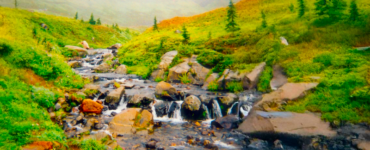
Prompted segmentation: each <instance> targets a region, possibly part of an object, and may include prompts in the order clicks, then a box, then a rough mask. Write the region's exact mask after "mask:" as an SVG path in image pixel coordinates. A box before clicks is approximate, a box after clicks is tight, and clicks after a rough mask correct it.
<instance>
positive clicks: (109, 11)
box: [0, 0, 228, 26]
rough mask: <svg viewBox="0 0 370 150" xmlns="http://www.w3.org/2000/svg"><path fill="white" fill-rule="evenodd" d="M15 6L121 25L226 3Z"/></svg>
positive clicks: (91, 0)
mask: <svg viewBox="0 0 370 150" xmlns="http://www.w3.org/2000/svg"><path fill="white" fill-rule="evenodd" d="M18 3H19V7H20V8H24V9H32V10H36V11H43V12H45V13H50V14H53V15H60V16H67V17H74V15H75V13H76V12H79V16H80V19H81V18H83V19H84V20H88V19H89V18H90V15H91V13H94V15H95V17H96V18H101V20H102V22H103V23H107V24H113V23H118V24H120V25H122V26H142V25H152V24H153V18H154V16H157V18H158V19H159V20H163V19H167V18H172V17H175V16H191V15H195V14H199V13H203V12H206V11H209V10H212V9H215V8H218V7H225V6H227V4H228V0H217V1H216V0H202V1H198V0H191V1H189V0H135V1H131V0H109V1H106V0H78V1H76V0H18ZM0 5H2V6H6V7H14V1H13V0H11V1H9V0H0Z"/></svg>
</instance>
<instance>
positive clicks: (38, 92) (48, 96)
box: [32, 87, 57, 108]
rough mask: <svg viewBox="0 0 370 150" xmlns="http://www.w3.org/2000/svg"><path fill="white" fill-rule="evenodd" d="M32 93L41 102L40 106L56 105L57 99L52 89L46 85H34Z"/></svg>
mask: <svg viewBox="0 0 370 150" xmlns="http://www.w3.org/2000/svg"><path fill="white" fill-rule="evenodd" d="M32 95H33V99H34V100H35V101H36V102H37V103H39V105H40V106H42V107H45V108H50V107H54V103H55V101H56V99H57V97H56V96H55V94H54V93H53V92H52V91H50V90H49V89H45V88H44V87H32Z"/></svg>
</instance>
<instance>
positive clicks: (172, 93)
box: [155, 81, 177, 100]
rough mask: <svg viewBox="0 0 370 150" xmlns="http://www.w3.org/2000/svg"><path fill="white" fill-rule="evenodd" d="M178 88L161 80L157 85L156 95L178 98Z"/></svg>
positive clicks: (171, 98)
mask: <svg viewBox="0 0 370 150" xmlns="http://www.w3.org/2000/svg"><path fill="white" fill-rule="evenodd" d="M176 95H177V90H176V88H174V87H173V86H172V85H171V84H169V83H167V82H164V81H162V82H159V83H158V84H157V86H156V87H155V96H156V97H157V98H163V99H169V100H176Z"/></svg>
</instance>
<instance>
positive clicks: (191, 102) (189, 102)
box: [181, 95, 201, 111]
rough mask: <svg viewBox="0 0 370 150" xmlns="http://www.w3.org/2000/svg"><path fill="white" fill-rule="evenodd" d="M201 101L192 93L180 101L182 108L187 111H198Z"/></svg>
mask: <svg viewBox="0 0 370 150" xmlns="http://www.w3.org/2000/svg"><path fill="white" fill-rule="evenodd" d="M200 106H201V102H200V100H199V98H198V97H196V96H194V95H190V96H188V97H187V98H186V99H185V101H184V102H183V103H182V106H181V107H182V108H183V109H186V110H189V111H198V110H199V109H200Z"/></svg>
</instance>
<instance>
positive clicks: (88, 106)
mask: <svg viewBox="0 0 370 150" xmlns="http://www.w3.org/2000/svg"><path fill="white" fill-rule="evenodd" d="M80 108H81V111H82V112H85V113H96V114H100V113H101V112H102V110H103V105H101V104H99V103H97V102H95V101H93V100H91V99H85V100H84V101H83V102H82V104H81V106H80Z"/></svg>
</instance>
